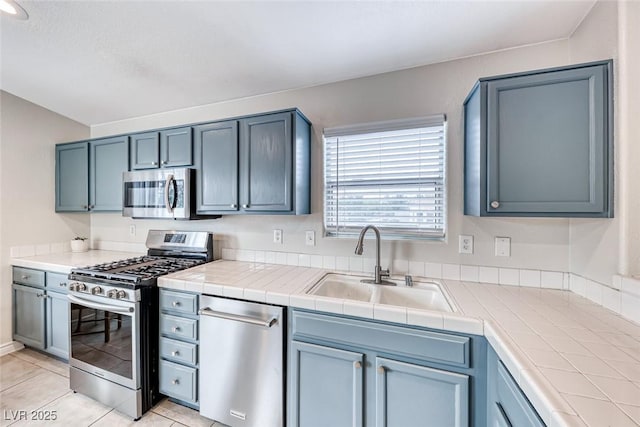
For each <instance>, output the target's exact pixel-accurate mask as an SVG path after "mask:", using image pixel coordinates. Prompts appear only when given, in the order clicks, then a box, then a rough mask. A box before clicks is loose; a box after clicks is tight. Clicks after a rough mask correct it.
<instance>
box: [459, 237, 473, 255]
mask: <svg viewBox="0 0 640 427" xmlns="http://www.w3.org/2000/svg"><path fill="white" fill-rule="evenodd" d="M458 239H459V240H458V252H459V253H461V254H472V253H473V236H465V235H463V234H461V235H460V236H459V237H458Z"/></svg>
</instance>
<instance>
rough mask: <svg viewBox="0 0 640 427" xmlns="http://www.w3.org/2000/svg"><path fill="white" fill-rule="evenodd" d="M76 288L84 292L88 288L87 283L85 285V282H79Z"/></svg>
mask: <svg viewBox="0 0 640 427" xmlns="http://www.w3.org/2000/svg"><path fill="white" fill-rule="evenodd" d="M76 290H77V291H82V292H84V291H86V290H87V285H85V284H84V283H78V286H76Z"/></svg>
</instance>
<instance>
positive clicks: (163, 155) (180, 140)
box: [160, 127, 193, 168]
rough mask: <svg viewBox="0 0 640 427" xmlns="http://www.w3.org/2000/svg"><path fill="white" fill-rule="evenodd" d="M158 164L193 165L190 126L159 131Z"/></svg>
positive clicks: (166, 165) (171, 165)
mask: <svg viewBox="0 0 640 427" xmlns="http://www.w3.org/2000/svg"><path fill="white" fill-rule="evenodd" d="M160 166H161V167H163V168H164V167H167V168H172V167H182V166H193V138H192V135H191V127H184V128H180V129H170V130H163V131H162V132H160Z"/></svg>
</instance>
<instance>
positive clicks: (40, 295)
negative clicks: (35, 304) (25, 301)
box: [36, 294, 44, 298]
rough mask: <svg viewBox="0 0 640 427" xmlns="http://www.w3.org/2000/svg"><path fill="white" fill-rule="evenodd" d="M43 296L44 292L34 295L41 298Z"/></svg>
mask: <svg viewBox="0 0 640 427" xmlns="http://www.w3.org/2000/svg"><path fill="white" fill-rule="evenodd" d="M43 296H44V294H36V297H38V298H42V297H43Z"/></svg>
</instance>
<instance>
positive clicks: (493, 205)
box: [491, 200, 500, 209]
mask: <svg viewBox="0 0 640 427" xmlns="http://www.w3.org/2000/svg"><path fill="white" fill-rule="evenodd" d="M491 207H492V208H493V209H498V208H499V207H500V202H499V201H497V200H494V201H493V202H491Z"/></svg>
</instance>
